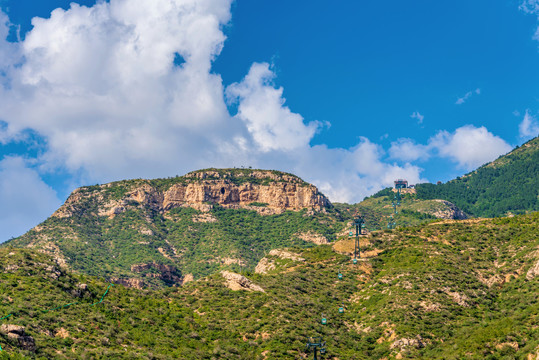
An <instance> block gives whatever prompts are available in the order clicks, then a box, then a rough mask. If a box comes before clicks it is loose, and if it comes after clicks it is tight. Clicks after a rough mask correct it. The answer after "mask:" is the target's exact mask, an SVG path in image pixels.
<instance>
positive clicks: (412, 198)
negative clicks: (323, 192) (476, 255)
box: [334, 188, 468, 231]
mask: <svg viewBox="0 0 539 360" xmlns="http://www.w3.org/2000/svg"><path fill="white" fill-rule="evenodd" d="M395 197H396V193H395V190H394V189H392V188H386V189H383V190H381V191H379V192H377V193H376V194H374V195H372V196H369V197H367V198H365V199H364V200H363V201H362V202H360V203H358V204H339V203H335V204H334V206H335V209H337V210H339V211H340V212H341V215H342V216H343V218H345V219H347V220H351V219H352V217H353V215H354V214H356V213H357V214H360V215H361V216H362V217H363V218H364V219H365V221H366V227H367V229H368V230H371V231H372V230H380V229H385V228H387V226H388V223H389V222H390V221H394V222H395V226H412V225H418V224H421V223H424V222H429V221H433V220H436V219H466V218H467V217H468V216H467V215H466V214H465V213H464V212H462V211H461V210H460V209H459V208H457V207H456V206H455V205H454V204H452V203H450V202H448V201H445V200H441V199H432V200H422V199H418V198H417V196H416V194H415V190H414V189H403V190H402V192H401V199H400V205H399V206H398V208H397V214H395V213H394V208H393V205H392V203H393V202H394V201H395Z"/></svg>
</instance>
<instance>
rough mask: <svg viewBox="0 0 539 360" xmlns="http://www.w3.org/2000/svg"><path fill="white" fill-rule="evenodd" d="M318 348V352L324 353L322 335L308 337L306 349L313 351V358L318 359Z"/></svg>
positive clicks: (324, 347) (324, 344) (324, 345)
mask: <svg viewBox="0 0 539 360" xmlns="http://www.w3.org/2000/svg"><path fill="white" fill-rule="evenodd" d="M319 348H320V354H325V353H326V342H325V341H324V340H323V339H322V337H309V339H308V340H307V348H306V351H307V352H309V351H310V350H311V349H312V350H313V351H314V358H313V359H314V360H318V349H319Z"/></svg>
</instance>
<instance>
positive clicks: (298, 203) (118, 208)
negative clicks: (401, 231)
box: [52, 169, 331, 218]
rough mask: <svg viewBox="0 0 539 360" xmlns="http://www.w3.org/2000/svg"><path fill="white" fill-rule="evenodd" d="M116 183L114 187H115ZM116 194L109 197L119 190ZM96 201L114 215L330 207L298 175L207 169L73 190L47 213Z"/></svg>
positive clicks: (73, 210) (68, 212)
mask: <svg viewBox="0 0 539 360" xmlns="http://www.w3.org/2000/svg"><path fill="white" fill-rule="evenodd" d="M118 188H119V189H118ZM118 192H119V193H121V195H120V196H118V195H116V196H110V194H118ZM92 200H94V201H96V202H97V203H98V207H97V213H96V215H98V216H109V217H113V216H115V215H117V214H120V213H123V212H125V211H127V210H129V209H133V208H136V207H145V208H148V209H151V210H153V211H157V212H160V213H166V212H168V211H170V210H172V209H175V208H177V207H190V208H193V209H197V210H200V211H205V212H207V211H209V210H210V209H211V208H212V207H213V206H214V205H219V206H222V207H223V208H226V209H240V208H241V209H250V210H255V211H257V212H258V213H260V214H262V215H273V214H280V213H283V212H284V211H287V210H292V211H299V210H301V209H312V210H315V211H321V210H324V209H325V208H327V207H330V206H331V203H330V202H329V200H328V199H327V198H326V197H325V196H324V195H323V194H321V193H320V192H319V191H318V189H317V188H316V187H315V186H313V185H311V184H308V183H306V182H305V181H303V180H301V179H300V178H299V177H297V176H295V175H292V174H287V173H283V172H279V171H269V170H248V171H245V170H243V169H224V170H218V169H208V170H199V171H194V172H190V173H188V174H187V175H185V176H182V177H177V178H173V179H168V181H167V180H153V181H152V180H132V181H122V182H116V183H109V184H104V185H99V186H93V187H82V188H79V189H77V190H75V191H74V192H73V193H72V194H71V196H70V197H69V198H68V199H67V201H66V202H65V204H64V205H63V206H62V207H61V208H60V209H58V210H57V211H56V212H55V213H54V214H53V215H52V216H54V217H59V218H64V217H71V216H73V215H74V214H77V213H79V212H80V211H83V209H81V205H86V203H87V202H88V201H92Z"/></svg>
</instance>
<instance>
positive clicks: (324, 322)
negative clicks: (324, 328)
mask: <svg viewBox="0 0 539 360" xmlns="http://www.w3.org/2000/svg"><path fill="white" fill-rule="evenodd" d="M321 323H322V325H326V324H327V323H328V321H327V319H326V315H324V314H322V321H321Z"/></svg>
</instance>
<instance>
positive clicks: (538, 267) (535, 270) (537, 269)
mask: <svg viewBox="0 0 539 360" xmlns="http://www.w3.org/2000/svg"><path fill="white" fill-rule="evenodd" d="M536 276H539V260H537V262H536V263H535V265H534V266H532V267H531V268H530V270H528V272H527V273H526V279H528V280H531V279H533V278H534V277H536Z"/></svg>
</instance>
